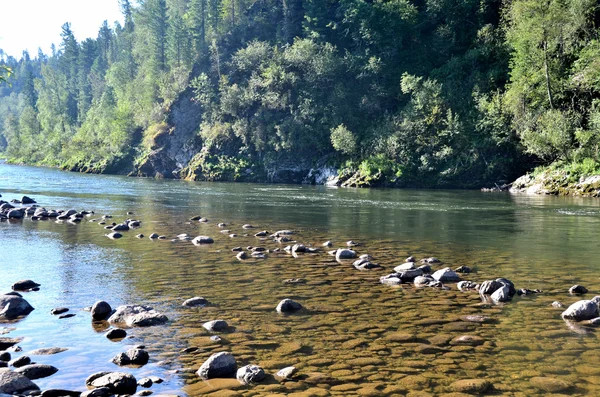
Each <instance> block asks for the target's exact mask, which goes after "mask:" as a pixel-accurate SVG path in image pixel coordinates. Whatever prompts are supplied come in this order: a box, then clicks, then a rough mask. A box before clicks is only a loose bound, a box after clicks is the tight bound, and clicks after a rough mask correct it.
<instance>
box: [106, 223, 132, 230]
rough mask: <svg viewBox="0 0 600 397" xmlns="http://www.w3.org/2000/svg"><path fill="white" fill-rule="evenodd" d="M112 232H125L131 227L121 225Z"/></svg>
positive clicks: (114, 227)
mask: <svg viewBox="0 0 600 397" xmlns="http://www.w3.org/2000/svg"><path fill="white" fill-rule="evenodd" d="M110 230H112V231H113V232H124V231H127V230H129V226H128V225H126V224H125V223H119V224H116V225H115V226H113V227H112V228H111V229H110Z"/></svg>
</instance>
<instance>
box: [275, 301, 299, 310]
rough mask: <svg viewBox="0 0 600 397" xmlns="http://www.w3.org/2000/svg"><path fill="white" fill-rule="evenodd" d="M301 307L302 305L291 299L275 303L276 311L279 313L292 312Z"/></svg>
mask: <svg viewBox="0 0 600 397" xmlns="http://www.w3.org/2000/svg"><path fill="white" fill-rule="evenodd" d="M300 309H302V305H301V304H300V303H298V302H295V301H293V300H291V299H284V300H282V301H281V302H279V304H278V305H277V308H275V310H277V312H279V313H293V312H296V311H298V310H300Z"/></svg>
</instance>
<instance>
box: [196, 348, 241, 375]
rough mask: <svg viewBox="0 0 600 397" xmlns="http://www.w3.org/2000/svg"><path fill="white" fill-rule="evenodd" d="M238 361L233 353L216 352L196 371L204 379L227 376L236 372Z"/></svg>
mask: <svg viewBox="0 0 600 397" xmlns="http://www.w3.org/2000/svg"><path fill="white" fill-rule="evenodd" d="M236 370H237V363H236V361H235V358H234V357H233V354H231V353H228V352H220V353H215V354H213V355H212V356H210V357H209V358H208V360H206V361H205V362H204V363H203V364H202V365H201V366H200V368H199V369H198V371H197V372H196V373H197V374H198V376H199V377H200V378H202V379H213V378H227V377H229V376H232V375H233V374H235V372H236Z"/></svg>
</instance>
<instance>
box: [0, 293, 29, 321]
mask: <svg viewBox="0 0 600 397" xmlns="http://www.w3.org/2000/svg"><path fill="white" fill-rule="evenodd" d="M32 311H33V307H32V306H31V305H30V304H29V302H27V301H26V300H25V299H23V297H22V296H21V295H19V294H16V295H13V294H4V295H0V320H14V319H16V318H18V317H21V316H26V315H28V314H29V313H31V312H32Z"/></svg>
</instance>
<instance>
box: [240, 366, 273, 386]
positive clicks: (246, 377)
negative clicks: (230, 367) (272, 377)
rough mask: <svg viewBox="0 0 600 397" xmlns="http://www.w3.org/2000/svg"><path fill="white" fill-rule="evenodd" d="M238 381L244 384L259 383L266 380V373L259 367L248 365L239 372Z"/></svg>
mask: <svg viewBox="0 0 600 397" xmlns="http://www.w3.org/2000/svg"><path fill="white" fill-rule="evenodd" d="M235 377H236V379H237V380H238V381H240V382H241V383H244V384H246V385H247V384H251V383H258V382H262V381H263V380H265V378H266V375H265V371H264V370H263V369H262V368H261V367H259V366H258V365H252V364H250V365H246V366H244V367H242V368H240V369H238V370H237V373H236V376H235Z"/></svg>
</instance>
